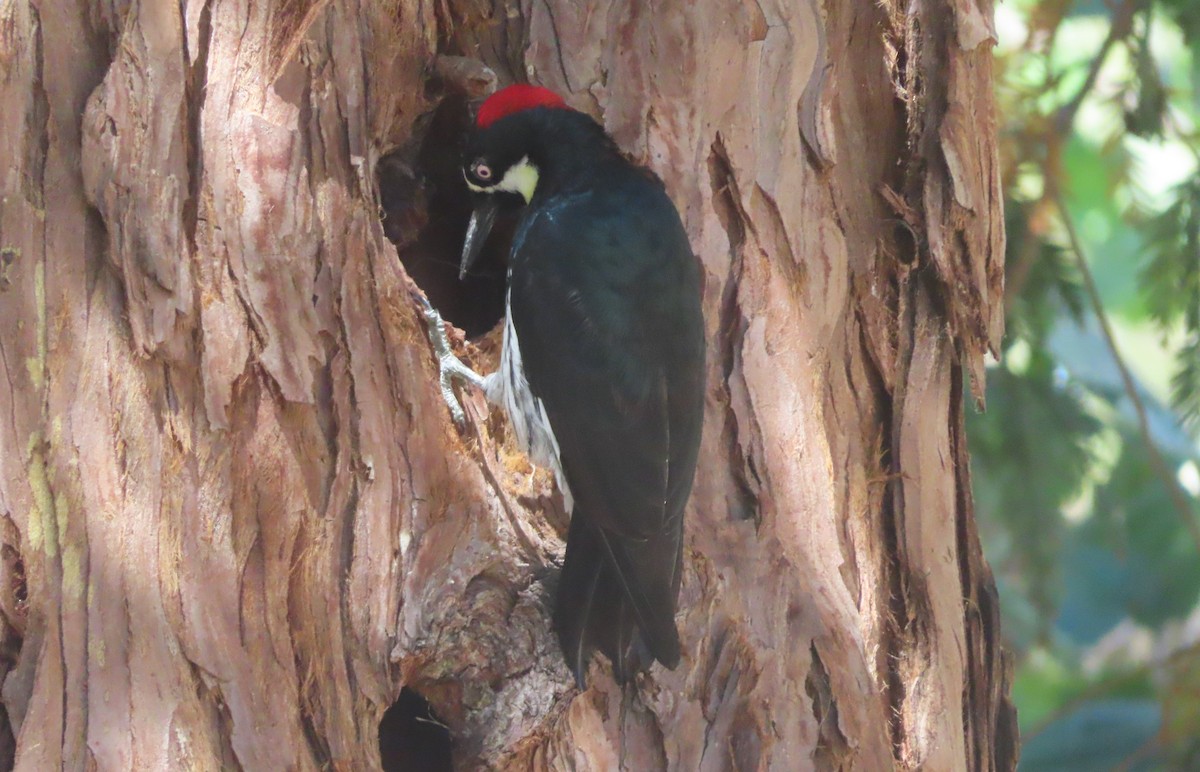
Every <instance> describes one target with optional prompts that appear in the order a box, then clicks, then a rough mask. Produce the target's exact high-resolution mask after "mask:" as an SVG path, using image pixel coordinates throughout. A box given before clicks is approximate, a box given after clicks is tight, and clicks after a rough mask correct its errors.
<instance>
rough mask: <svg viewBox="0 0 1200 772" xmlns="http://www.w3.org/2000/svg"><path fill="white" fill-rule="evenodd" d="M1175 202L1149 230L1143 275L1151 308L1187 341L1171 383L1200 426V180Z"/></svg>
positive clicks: (1188, 417) (1182, 408)
mask: <svg viewBox="0 0 1200 772" xmlns="http://www.w3.org/2000/svg"><path fill="white" fill-rule="evenodd" d="M1173 193H1174V195H1173V201H1172V202H1171V203H1170V205H1168V206H1167V207H1166V209H1164V210H1163V211H1162V212H1161V213H1160V214H1158V215H1156V216H1154V217H1152V218H1150V220H1149V221H1148V222H1147V224H1146V227H1145V232H1146V241H1147V253H1148V254H1149V260H1148V261H1147V262H1146V264H1145V267H1143V268H1142V272H1141V275H1140V280H1141V289H1142V294H1143V296H1144V302H1145V304H1146V308H1147V309H1148V310H1149V312H1150V314H1151V316H1153V317H1154V319H1155V320H1156V321H1157V322H1158V323H1159V324H1160V325H1161V326H1162V327H1163V328H1166V329H1169V328H1171V327H1172V326H1173V325H1175V324H1180V323H1181V324H1182V326H1183V329H1184V330H1185V334H1186V339H1185V342H1184V344H1183V345H1182V347H1181V350H1180V357H1179V359H1180V363H1179V369H1178V370H1177V371H1176V373H1175V376H1174V378H1173V379H1172V383H1171V386H1172V401H1173V402H1174V403H1175V405H1176V407H1177V408H1178V410H1179V413H1180V416H1181V417H1182V418H1183V420H1184V421H1186V422H1188V423H1190V424H1192V425H1193V426H1195V425H1196V424H1197V423H1198V422H1200V175H1197V176H1195V177H1193V178H1192V179H1190V180H1188V181H1187V182H1185V183H1184V184H1182V185H1180V186H1179V187H1177V188H1176V189H1175V190H1174V191H1173Z"/></svg>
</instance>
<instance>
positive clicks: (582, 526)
mask: <svg viewBox="0 0 1200 772" xmlns="http://www.w3.org/2000/svg"><path fill="white" fill-rule="evenodd" d="M567 544H568V547H567V556H566V560H565V561H564V563H563V570H562V576H561V578H560V579H559V584H558V595H557V598H556V599H555V603H554V628H555V631H556V632H557V633H558V640H559V644H560V645H561V646H562V650H563V655H564V656H565V657H566V660H567V666H568V667H570V669H571V671H572V672H573V673H574V674H575V682H576V684H577V685H578V686H579V688H580V689H583V688H585V686H586V681H585V677H586V674H587V666H588V662H589V661H590V660H591V655H592V652H594V651H595V650H596V649H599V650H600V651H601V652H603V653H604V654H605V656H607V657H608V659H609V660H610V661H611V662H612V665H613V674H614V677H615V678H616V679H617V681H618V682H620V683H625V682H626V681H628V680H629V679H630V678H632V677H633V676H634V675H635V674H637V673H638V672H639V671H642V670H645V669H646V668H648V667H649V666H650V663H651V662H652V661H653V660H655V659H657V660H658V661H659V662H661V663H662V664H663V665H665V666H666V667H668V668H671V669H673V668H674V667H675V666H676V665H677V664H679V656H680V643H679V632H678V631H677V630H676V628H675V596H676V594H677V591H678V587H679V565H680V557H681V555H680V546H681V545H680V539H679V536H678V535H676V534H670V533H666V534H662V535H661V536H656V537H651V538H650V539H646V540H642V541H633V540H629V539H624V538H621V537H618V536H613V535H611V534H607V533H605V532H603V531H601V530H600V529H599V528H596V527H594V526H591V525H588V524H587V521H586V519H585V518H583V517H580V516H579V513H578V512H576V513H575V514H574V516H573V517H572V518H571V531H570V536H569V538H568V540H567Z"/></svg>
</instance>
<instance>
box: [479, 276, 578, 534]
mask: <svg viewBox="0 0 1200 772" xmlns="http://www.w3.org/2000/svg"><path fill="white" fill-rule="evenodd" d="M509 295H510V296H511V293H509ZM504 306H505V309H504V311H505V313H504V342H503V344H502V346H501V349H500V369H499V370H497V371H496V372H494V373H492V374H491V375H488V376H486V377H485V378H484V379H483V380H484V384H483V390H484V393H485V394H487V398H488V402H491V403H492V404H493V405H499V406H500V407H502V408H504V410H505V412H506V413H508V418H509V420H510V421H511V422H512V426H513V431H514V432H515V433H516V435H517V445H519V446H520V447H521V450H523V451H524V452H525V455H527V456H529V459H530V460H531V461H533V463H535V464H537V465H538V466H542V467H547V468H549V469H550V470H551V471H552V472H554V479H555V480H557V481H558V489H559V490H560V491H562V495H563V503H564V504H565V505H566V510H567V512H570V511H571V509H572V506H573V505H574V502H575V500H574V498H573V497H572V496H571V488H570V487H569V486H568V485H567V478H566V476H565V475H564V474H563V470H562V461H561V459H560V457H559V450H558V439H556V438H555V436H554V429H553V428H552V427H551V426H550V418H549V417H548V416H547V415H546V406H545V405H544V404H542V400H541V399H540V398H539V397H535V396H534V395H533V392H532V391H530V389H529V381H528V380H527V379H526V378H525V366H524V365H523V364H522V363H521V344H520V343H519V342H518V341H517V329H516V327H515V326H514V325H513V320H512V314H511V313H509V309H508V306H509V302H508V297H506V298H505V303H504Z"/></svg>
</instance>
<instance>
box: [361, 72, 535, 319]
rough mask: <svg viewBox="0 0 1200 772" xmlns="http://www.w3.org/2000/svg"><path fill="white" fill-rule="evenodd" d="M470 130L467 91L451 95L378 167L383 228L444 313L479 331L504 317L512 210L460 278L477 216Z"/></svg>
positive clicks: (435, 305) (443, 314)
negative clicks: (468, 156) (467, 146)
mask: <svg viewBox="0 0 1200 772" xmlns="http://www.w3.org/2000/svg"><path fill="white" fill-rule="evenodd" d="M470 128H471V111H470V108H469V105H468V102H467V99H466V97H465V96H463V95H461V94H454V93H450V94H446V95H445V96H444V97H443V98H442V100H441V102H440V103H439V105H438V107H437V109H435V110H434V111H433V112H432V113H430V114H427V115H425V116H422V117H421V118H420V119H418V121H417V122H416V125H415V126H414V127H413V136H414V139H413V141H412V142H411V143H409V145H407V146H405V147H401V148H398V149H396V150H394V151H392V152H391V153H388V154H387V155H386V156H384V157H383V158H382V159H380V162H379V168H378V172H377V176H378V184H379V197H380V206H381V207H382V209H383V228H384V232H385V233H386V234H387V237H388V238H389V239H390V240H391V241H392V243H393V244H395V245H396V251H397V252H398V253H399V255H400V262H402V263H403V264H404V268H405V270H406V271H408V275H409V276H411V277H412V279H413V281H415V282H416V283H417V285H418V286H419V287H421V289H423V290H424V291H425V294H426V296H428V298H429V301H430V302H431V303H432V304H433V306H434V307H435V308H436V309H438V311H439V312H441V314H442V317H443V318H445V319H446V320H447V321H449V322H451V323H452V324H454V325H455V326H456V327H458V328H460V329H462V330H463V331H464V332H465V333H466V334H467V337H468V338H475V337H479V336H481V335H483V334H485V333H487V332H488V331H489V330H491V329H492V328H493V327H495V326H496V323H497V322H499V321H500V319H502V318H503V316H504V293H505V282H506V279H507V276H506V274H507V266H508V248H509V245H510V244H511V242H512V233H513V229H514V227H515V225H516V218H515V216H513V215H508V216H504V215H502V216H501V217H499V218H497V222H496V225H495V227H494V228H493V229H492V235H491V237H490V238H489V239H488V242H487V245H486V246H485V247H484V250H483V253H482V254H481V255H480V256H479V259H478V260H477V261H476V262H475V265H474V266H472V268H471V271H470V272H469V273H468V274H467V276H466V278H465V279H463V280H462V281H459V278H458V267H459V257H460V256H461V255H462V246H463V237H464V236H465V235H466V231H467V222H468V220H469V219H470V217H471V192H470V191H469V190H468V189H467V185H466V182H465V181H464V180H463V176H462V152H463V150H462V149H463V145H464V139H465V137H466V135H467V132H468V131H469V130H470Z"/></svg>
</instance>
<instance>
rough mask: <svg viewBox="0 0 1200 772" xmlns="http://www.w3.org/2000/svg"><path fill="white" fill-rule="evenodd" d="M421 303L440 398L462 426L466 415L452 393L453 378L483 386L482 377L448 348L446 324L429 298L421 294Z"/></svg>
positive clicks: (456, 396) (455, 421) (456, 421)
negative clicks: (433, 358)
mask: <svg viewBox="0 0 1200 772" xmlns="http://www.w3.org/2000/svg"><path fill="white" fill-rule="evenodd" d="M421 304H422V305H423V306H424V313H425V323H426V324H427V325H428V327H429V342H430V343H431V344H433V351H434V353H435V354H437V358H438V371H439V372H438V382H439V386H440V387H441V391H442V399H443V400H445V401H446V407H448V408H450V415H451V417H453V418H454V423H456V424H458V425H459V426H462V425H463V424H464V423H465V422H466V420H467V416H466V413H464V412H463V409H462V405H461V404H460V403H459V401H458V395H456V394H455V393H454V379H455V378H458V379H460V380H462V381H465V382H466V383H469V384H471V385H473V386H476V387H478V388H483V377H482V376H480V375H479V373H477V372H475V371H474V370H472V369H471V368H469V367H467V366H466V365H465V364H463V362H462V360H461V359H459V358H458V357H456V356H455V355H454V351H453V350H452V349H451V348H450V339H449V338H447V337H446V326H445V325H444V324H443V323H442V315H441V314H439V313H438V312H437V309H435V308H434V307H433V306H432V305H430V303H429V299H428V298H426V297H424V296H422V297H421Z"/></svg>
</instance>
